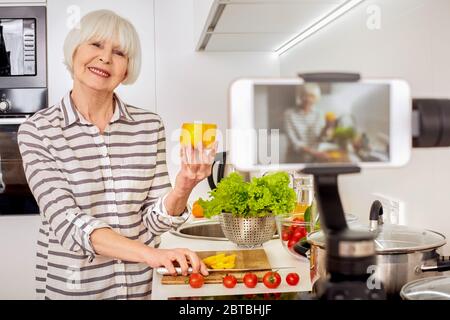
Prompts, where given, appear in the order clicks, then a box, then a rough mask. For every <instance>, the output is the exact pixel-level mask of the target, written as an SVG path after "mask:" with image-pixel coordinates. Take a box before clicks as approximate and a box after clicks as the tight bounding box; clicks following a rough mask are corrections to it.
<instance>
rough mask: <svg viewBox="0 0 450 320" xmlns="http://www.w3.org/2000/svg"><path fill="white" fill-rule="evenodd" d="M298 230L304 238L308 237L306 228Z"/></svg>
mask: <svg viewBox="0 0 450 320" xmlns="http://www.w3.org/2000/svg"><path fill="white" fill-rule="evenodd" d="M297 230H299V231H300V232H301V233H302V236H301V237H302V238H303V237H306V235H307V234H308V231H306V228H305V227H304V226H301V227H299V228H298V229H297Z"/></svg>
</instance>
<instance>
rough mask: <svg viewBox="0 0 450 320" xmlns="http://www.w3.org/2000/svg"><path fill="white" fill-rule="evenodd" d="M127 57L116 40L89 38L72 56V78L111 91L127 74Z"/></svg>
mask: <svg viewBox="0 0 450 320" xmlns="http://www.w3.org/2000/svg"><path fill="white" fill-rule="evenodd" d="M127 68H128V57H127V56H126V54H125V53H124V52H123V51H122V50H121V49H120V47H119V45H118V44H117V42H113V41H109V40H101V41H96V40H91V41H87V42H84V43H82V44H80V46H79V47H78V48H77V50H76V51H75V54H74V56H73V75H74V80H75V81H79V82H80V83H82V84H83V85H85V86H87V87H89V88H91V89H93V90H97V91H104V92H113V91H114V89H115V88H116V87H117V86H118V85H119V84H120V83H121V82H122V81H123V80H125V78H126V76H127Z"/></svg>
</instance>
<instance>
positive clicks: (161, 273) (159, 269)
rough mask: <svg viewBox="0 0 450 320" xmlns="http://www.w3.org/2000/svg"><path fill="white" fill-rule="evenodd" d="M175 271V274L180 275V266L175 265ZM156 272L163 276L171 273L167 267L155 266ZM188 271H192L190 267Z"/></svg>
mask: <svg viewBox="0 0 450 320" xmlns="http://www.w3.org/2000/svg"><path fill="white" fill-rule="evenodd" d="M175 271H176V272H177V275H181V268H180V267H175ZM156 272H157V273H158V274H160V275H163V276H170V275H172V274H171V273H170V272H169V270H167V268H157V269H156ZM188 273H192V268H188Z"/></svg>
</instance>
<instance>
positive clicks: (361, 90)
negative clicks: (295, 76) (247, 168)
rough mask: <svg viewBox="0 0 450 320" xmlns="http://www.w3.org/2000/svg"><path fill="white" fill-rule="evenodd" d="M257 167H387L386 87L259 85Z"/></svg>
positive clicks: (256, 89)
mask: <svg viewBox="0 0 450 320" xmlns="http://www.w3.org/2000/svg"><path fill="white" fill-rule="evenodd" d="M253 90H254V92H253V121H254V128H255V129H256V130H257V131H258V135H257V137H258V138H257V157H256V163H255V164H257V165H267V164H269V163H270V164H273V163H275V162H278V163H279V164H292V163H304V164H347V163H362V162H367V163H388V162H390V160H391V154H390V150H391V149H390V147H391V146H390V141H391V136H390V135H391V132H390V123H391V121H390V120H391V119H390V114H391V110H390V107H391V106H390V103H391V96H390V94H391V93H390V86H389V84H386V83H339V82H334V83H322V82H321V83H304V84H301V85H286V84H283V85H276V84H255V85H254V86H253Z"/></svg>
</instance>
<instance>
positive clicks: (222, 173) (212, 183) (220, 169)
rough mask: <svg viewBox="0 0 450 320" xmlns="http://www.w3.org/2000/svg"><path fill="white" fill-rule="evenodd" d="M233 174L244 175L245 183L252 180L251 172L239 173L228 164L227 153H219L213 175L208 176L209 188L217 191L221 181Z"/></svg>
mask: <svg viewBox="0 0 450 320" xmlns="http://www.w3.org/2000/svg"><path fill="white" fill-rule="evenodd" d="M233 172H237V173H239V174H240V175H242V176H243V177H244V180H245V181H250V179H251V175H250V172H242V171H238V170H237V169H236V168H235V167H234V166H233V165H232V164H230V163H227V152H219V153H217V154H216V157H215V158H214V162H213V164H212V167H211V174H210V175H209V176H208V184H209V187H210V188H211V189H215V188H216V187H217V184H218V183H219V182H220V180H222V179H223V178H225V177H227V176H228V175H230V174H231V173H233Z"/></svg>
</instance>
